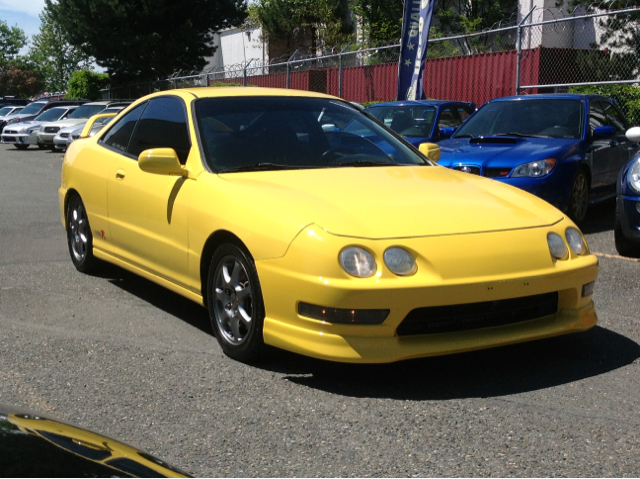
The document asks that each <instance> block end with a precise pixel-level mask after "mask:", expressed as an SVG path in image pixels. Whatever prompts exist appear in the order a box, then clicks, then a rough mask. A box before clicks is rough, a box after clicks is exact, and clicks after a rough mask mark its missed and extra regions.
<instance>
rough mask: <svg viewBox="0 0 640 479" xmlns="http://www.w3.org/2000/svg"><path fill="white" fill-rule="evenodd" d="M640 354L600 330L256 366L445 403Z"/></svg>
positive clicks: (336, 386)
mask: <svg viewBox="0 0 640 479" xmlns="http://www.w3.org/2000/svg"><path fill="white" fill-rule="evenodd" d="M639 357H640V345H638V344H637V343H636V342H634V341H632V340H630V339H629V338H626V337H625V336H622V335H620V334H618V333H615V332H613V331H610V330H608V329H605V328H601V327H598V326H597V327H595V328H593V329H591V330H589V331H587V332H584V333H577V334H572V335H567V336H560V337H556V338H551V339H546V340H541V341H533V342H529V343H522V344H517V345H512V346H505V347H500V348H494V349H487V350H482V351H475V352H470V353H463V354H455V355H450V356H440V357H433V358H424V359H415V360H408V361H401V362H397V363H391V364H382V365H356V364H340V363H332V362H327V361H320V360H315V359H312V358H306V357H302V356H297V355H294V354H292V353H287V352H284V351H277V352H273V353H272V355H271V357H270V358H269V359H268V360H267V361H265V362H263V363H261V364H258V365H257V367H260V368H263V369H267V370H270V371H273V372H279V373H283V374H285V378H286V379H287V380H289V381H291V382H293V383H296V384H300V385H302V386H306V387H310V388H314V389H318V390H322V391H325V392H329V393H333V394H338V395H342V396H350V397H373V398H387V399H405V400H444V399H462V398H473V397H497V396H505V395H511V394H518V393H523V392H528V391H535V390H539V389H546V388H549V387H554V386H559V385H562V384H567V383H571V382H574V381H578V380H581V379H585V378H589V377H592V376H597V375H600V374H603V373H607V372H609V371H612V370H615V369H618V368H620V367H623V366H626V365H628V364H630V363H633V362H634V361H635V360H636V359H638V358H639Z"/></svg>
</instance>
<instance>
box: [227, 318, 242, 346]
mask: <svg viewBox="0 0 640 479" xmlns="http://www.w3.org/2000/svg"><path fill="white" fill-rule="evenodd" d="M229 327H230V328H231V333H232V334H233V338H234V339H235V340H236V341H238V342H239V341H241V340H242V339H243V338H242V337H241V336H240V320H239V315H238V314H237V313H236V314H235V315H233V316H232V317H231V318H229Z"/></svg>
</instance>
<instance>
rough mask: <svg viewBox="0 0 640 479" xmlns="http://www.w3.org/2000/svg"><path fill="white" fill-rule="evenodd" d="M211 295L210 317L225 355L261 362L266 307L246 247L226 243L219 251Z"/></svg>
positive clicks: (211, 278)
mask: <svg viewBox="0 0 640 479" xmlns="http://www.w3.org/2000/svg"><path fill="white" fill-rule="evenodd" d="M207 292H208V295H207V306H208V308H209V317H210V318H211V324H212V326H213V329H214V331H215V333H216V338H217V339H218V343H219V344H220V347H221V348H222V350H223V351H224V353H225V354H226V355H227V356H229V357H231V358H233V359H235V360H237V361H241V362H254V361H256V360H258V359H259V358H260V357H261V356H262V355H263V354H264V350H265V345H264V340H263V337H262V331H263V324H264V304H263V301H262V292H261V289H260V283H259V281H258V273H257V271H256V267H255V263H254V262H253V259H252V258H251V256H250V255H249V253H248V252H247V251H246V250H245V249H244V248H243V247H241V246H237V245H235V244H231V243H226V244H223V245H222V246H220V247H219V248H218V249H217V250H216V252H215V253H214V255H213V258H211V264H210V267H209V274H208V278H207Z"/></svg>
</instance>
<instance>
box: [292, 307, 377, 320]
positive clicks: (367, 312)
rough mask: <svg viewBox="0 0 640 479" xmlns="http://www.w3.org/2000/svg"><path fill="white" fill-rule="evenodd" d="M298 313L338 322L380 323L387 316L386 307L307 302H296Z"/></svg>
mask: <svg viewBox="0 0 640 479" xmlns="http://www.w3.org/2000/svg"><path fill="white" fill-rule="evenodd" d="M298 314H299V315H300V316H306V317H307V318H313V319H319V320H320V321H327V322H329V323H339V324H381V323H382V322H384V320H385V319H387V316H389V310H388V309H343V308H327V307H325V306H317V305H315V304H309V303H298Z"/></svg>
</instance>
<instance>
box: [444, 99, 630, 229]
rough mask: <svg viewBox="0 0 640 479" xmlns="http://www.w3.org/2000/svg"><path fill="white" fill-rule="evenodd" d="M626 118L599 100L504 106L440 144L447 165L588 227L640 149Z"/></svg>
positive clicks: (496, 105)
mask: <svg viewBox="0 0 640 479" xmlns="http://www.w3.org/2000/svg"><path fill="white" fill-rule="evenodd" d="M628 128H629V125H628V123H627V120H626V118H625V117H624V115H623V114H622V113H621V112H620V110H619V109H618V108H617V107H616V105H614V104H613V103H612V102H611V100H609V99H608V98H605V97H603V96H599V95H581V94H549V95H527V96H514V97H506V98H498V99H496V100H492V101H490V102H488V103H486V104H485V105H483V106H482V107H481V108H480V109H479V110H478V111H477V112H476V113H475V114H474V115H473V116H471V118H469V119H468V120H467V121H466V122H465V123H464V124H463V125H462V126H461V127H460V128H459V129H458V130H457V131H456V132H455V133H454V134H453V136H452V137H451V138H450V139H448V140H444V141H442V142H440V148H441V152H442V155H441V159H440V161H439V164H440V165H443V166H446V167H448V168H453V169H457V170H462V171H465V172H468V173H473V174H477V175H482V176H486V177H489V178H493V179H496V180H499V181H502V182H505V183H509V184H511V185H513V186H517V187H519V188H522V189H524V190H526V191H529V192H530V193H533V194H535V195H537V196H539V197H541V198H543V199H545V200H547V201H548V202H549V203H551V204H553V205H555V206H556V207H558V208H559V209H561V210H563V211H565V212H567V213H568V214H569V216H571V217H572V218H573V219H574V220H575V221H576V222H580V221H582V220H584V218H585V217H586V215H587V209H588V206H589V205H590V204H593V203H597V202H600V201H603V200H606V199H608V198H612V197H613V196H615V194H616V180H617V177H618V173H619V172H620V170H621V168H622V167H623V166H624V165H625V164H626V163H627V162H628V161H629V159H630V158H631V157H633V156H634V155H635V153H636V151H637V150H638V145H637V144H636V143H634V142H632V141H631V140H629V139H627V138H626V136H625V132H626V131H627V129H628Z"/></svg>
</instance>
